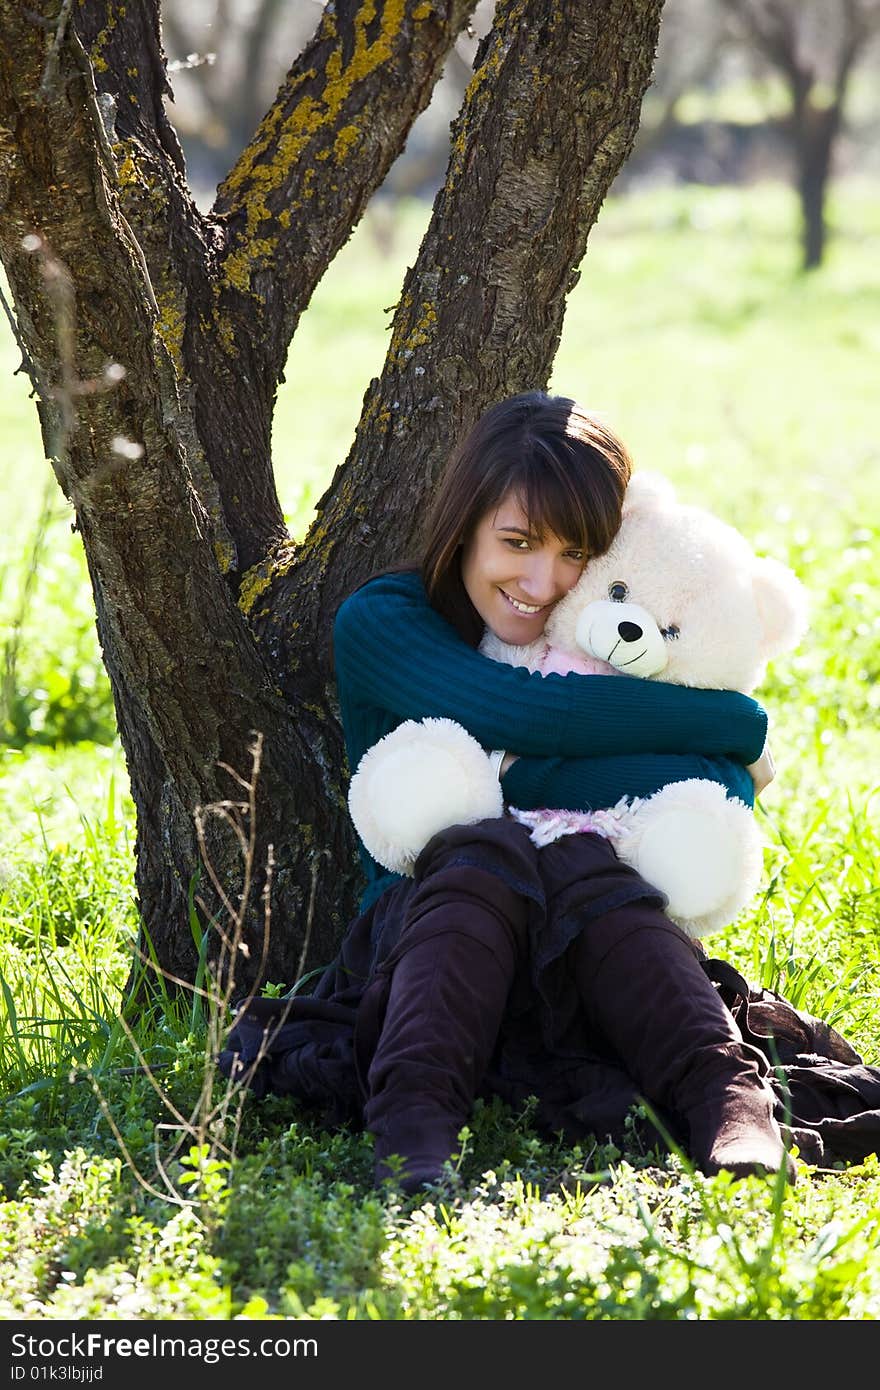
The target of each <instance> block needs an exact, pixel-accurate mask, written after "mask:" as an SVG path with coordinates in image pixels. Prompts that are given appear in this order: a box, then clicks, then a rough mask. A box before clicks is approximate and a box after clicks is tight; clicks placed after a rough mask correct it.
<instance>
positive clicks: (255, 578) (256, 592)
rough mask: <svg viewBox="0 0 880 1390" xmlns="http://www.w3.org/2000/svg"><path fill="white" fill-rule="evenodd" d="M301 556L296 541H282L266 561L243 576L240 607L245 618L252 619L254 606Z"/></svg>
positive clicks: (259, 563) (239, 599)
mask: <svg viewBox="0 0 880 1390" xmlns="http://www.w3.org/2000/svg"><path fill="white" fill-rule="evenodd" d="M298 554H299V546H298V545H297V544H296V543H295V542H294V541H281V542H280V543H279V544H278V545H277V546H275V548H274V550H272V551H271V552H270V554H269V555H268V556H267V557H266V559H264V560H260V561H259V562H258V564H256V565H254V566H253V567H252V568H251V569H249V570H248V571H247V573H246V574H245V575H244V576H243V578H242V581H241V587H240V588H239V591H238V607H239V611H240V612H241V613H243V614H244V616H245V617H246V618H247V617H250V616H251V615H252V613H253V608H254V604H255V603H256V601H257V599H258V598H259V597H260V595H261V594H264V593H265V592H266V590H267V589H268V588H270V586H271V585H272V584H273V583H274V582H275V580H276V579H279V578H280V577H281V576H282V575H284V574H287V572H288V571H289V570H290V569H291V568H292V567H293V565H294V563H295V561H296V559H297V556H298Z"/></svg>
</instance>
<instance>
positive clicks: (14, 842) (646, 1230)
mask: <svg viewBox="0 0 880 1390" xmlns="http://www.w3.org/2000/svg"><path fill="white" fill-rule="evenodd" d="M831 212H832V221H833V224H834V237H833V240H832V243H831V250H830V254H829V259H828V263H827V265H826V266H824V267H823V268H822V270H821V271H820V272H818V273H817V274H814V275H812V276H810V277H804V276H802V275H801V274H799V273H798V270H797V266H798V247H797V240H796V228H797V208H796V205H795V201H794V198H793V195H792V194H791V193H790V192H789V191H788V190H785V189H782V188H776V187H770V186H768V187H763V188H755V189H750V190H746V191H742V190H723V189H717V190H715V189H713V190H709V189H699V188H696V189H693V188H692V189H689V190H663V191H655V192H651V193H648V194H640V195H638V196H631V197H628V198H626V199H621V200H615V199H611V200H609V202H608V203H607V205H606V207H605V209H604V210H603V213H602V216H601V219H600V222H599V225H598V226H597V228H596V229H595V232H594V234H593V236H592V237H591V241H590V248H589V252H588V255H587V257H586V259H585V262H584V265H583V267H582V270H583V274H582V279H581V282H580V284H579V285H578V287H577V289H576V290H575V292H574V293H573V295H572V297H571V301H570V306H569V311H568V315H567V318H566V325H565V331H564V334H563V340H562V344H561V346H560V350H559V354H558V357H557V361H556V364H555V370H554V375H553V380H552V383H551V385H552V386H553V388H554V389H556V390H559V391H561V392H564V393H565V394H568V395H573V396H577V397H579V398H580V399H582V400H583V401H584V402H585V404H587V405H588V406H589V407H591V408H593V409H600V410H602V411H603V412H604V413H605V414H606V415H607V416H608V418H609V420H610V422H611V423H612V424H613V425H614V426H615V427H616V428H617V429H618V430H619V431H620V433H621V434H622V436H623V437H624V438H625V439H626V440H627V442H628V443H629V444H630V447H631V449H632V452H633V454H634V457H635V460H636V466H637V467H644V468H656V469H658V470H660V471H662V472H665V473H667V474H668V475H669V476H670V477H671V478H673V480H674V481H675V482H676V483H677V485H678V487H679V489H680V491H681V493H682V494H683V495H685V496H686V497H687V498H689V499H691V500H695V501H700V502H703V503H705V504H706V505H708V506H710V507H712V508H713V509H714V510H716V511H718V512H719V513H720V514H721V515H723V516H725V517H726V519H728V520H730V521H732V522H733V523H734V524H735V525H737V526H739V527H740V529H742V530H743V531H744V532H745V533H746V534H747V535H748V536H749V537H750V538H751V539H752V540H753V541H754V543H755V544H756V546H757V548H758V549H759V550H761V551H764V552H766V553H769V554H774V555H776V556H778V557H779V558H780V559H782V560H785V561H787V562H788V563H789V564H791V565H792V566H793V567H794V568H795V569H796V571H797V572H798V574H799V575H800V577H801V578H802V580H803V581H804V583H805V584H806V586H807V588H808V589H809V591H810V594H811V598H812V622H811V629H810V633H809V636H808V638H807V639H806V640H805V641H804V642H803V643H802V644H801V646H800V648H799V650H798V651H796V652H794V653H792V654H791V655H790V656H788V657H787V658H785V659H784V660H779V661H778V662H776V663H775V664H774V666H773V667H772V669H771V671H770V673H769V676H768V679H767V681H766V683H765V685H764V686H763V688H762V690H761V692H760V694H761V698H762V700H763V701H764V703H765V704H766V706H767V708H768V710H769V712H770V716H771V727H772V746H773V751H774V756H775V759H776V763H777V768H778V772H777V778H776V781H775V782H774V783H772V784H771V786H770V787H769V788H768V790H767V791H766V792H765V794H764V796H763V797H762V799H761V803H760V807H759V811H758V815H759V818H760V821H761V825H762V828H763V831H764V834H765V838H766V843H767V848H766V859H765V875H764V889H763V891H762V894H761V896H760V897H759V899H758V900H757V901H756V902H755V903H754V904H753V906H752V908H751V909H750V910H749V911H748V912H747V913H745V914H744V915H743V916H742V918H741V919H740V920H739V921H738V922H737V923H735V924H734V925H733V926H732V927H730V928H728V929H727V930H726V931H724V932H722V933H719V934H717V935H716V936H715V937H713V938H711V949H712V951H713V953H715V954H718V955H723V956H725V957H727V959H729V960H731V961H732V963H733V964H734V965H736V966H737V967H738V968H739V969H740V970H741V971H742V972H743V973H744V974H746V975H747V976H748V977H749V979H751V980H752V981H754V982H755V983H757V984H762V985H764V986H767V987H771V988H776V989H779V990H780V991H781V992H782V993H784V994H785V995H786V997H787V998H789V999H790V1000H792V1002H793V1003H795V1004H796V1005H797V1006H798V1007H801V1008H804V1009H806V1010H808V1011H809V1012H811V1013H813V1014H815V1015H818V1016H821V1017H823V1018H825V1019H827V1020H828V1021H829V1022H831V1023H832V1024H834V1026H836V1027H837V1028H838V1029H840V1030H841V1031H842V1032H843V1033H844V1034H845V1035H846V1036H847V1037H848V1038H849V1039H850V1041H851V1042H852V1043H853V1044H854V1045H855V1046H856V1047H857V1048H858V1049H859V1050H860V1051H861V1053H862V1055H863V1056H864V1058H865V1060H866V1061H867V1062H868V1063H871V1064H880V1024H878V1021H877V1020H878V1017H880V1014H878V991H880V890H878V885H877V882H876V868H875V866H876V864H877V862H878V857H880V845H878V830H877V825H878V818H877V808H878V804H880V781H878V772H877V769H878V766H880V759H878V751H880V750H878V745H880V735H878V733H877V725H878V718H877V715H878V703H880V700H878V679H877V677H878V668H880V642H878V634H880V612H878V597H877V596H878V594H880V559H878V555H880V547H878V544H877V540H878V537H877V529H878V516H877V508H876V501H875V499H876V495H877V487H878V482H880V468H878V455H880V445H878V439H880V431H878V428H877V426H878V409H877V400H876V371H875V363H876V357H877V349H878V346H880V328H878V325H880V312H878V311H880V266H878V263H877V258H876V254H875V249H874V248H875V247H876V238H877V234H878V231H880V195H878V194H877V192H876V190H874V189H872V188H871V187H869V186H866V185H864V184H857V183H851V184H843V185H841V186H840V187H839V188H838V189H837V191H836V194H835V199H834V203H833V207H832V209H831ZM426 216H427V209H424V208H419V207H415V206H414V207H410V208H408V209H406V210H405V211H404V213H403V214H401V216H400V218H399V220H398V224H397V226H396V228H395V233H394V238H393V242H392V246H391V249H390V252H389V253H388V254H384V255H383V254H382V252H381V251H380V246H379V242H378V239H377V230H378V223H373V222H371V220H369V219H368V221H367V223H366V224H365V225H364V226H363V227H362V228H361V230H360V231H359V232H358V233H357V234H356V235H355V237H354V238H353V239H352V241H351V242H350V243H349V245H348V246H347V247H345V249H344V250H343V251H342V252H341V253H340V255H339V256H338V257H337V259H336V261H335V262H334V264H333V266H332V267H331V269H330V271H329V273H328V275H327V277H326V278H325V281H324V283H323V284H322V285H321V287H320V288H319V291H318V293H317V294H316V296H315V299H314V302H313V305H312V307H311V308H310V310H309V312H308V313H307V315H306V316H305V318H304V319H303V322H302V324H301V327H300V330H299V333H298V335H297V339H296V342H295V343H294V345H293V349H292V351H291V354H290V360H289V364H288V372H287V384H286V385H285V386H284V387H283V388H282V391H281V393H280V395H279V401H278V410H277V416H276V425H275V440H274V443H275V455H276V462H277V476H278V485H279V491H280V495H281V498H282V504H283V506H284V508H285V512H286V514H287V516H288V519H289V523H290V525H291V529H292V530H293V532H294V533H295V534H302V532H303V530H304V529H305V527H306V525H307V524H308V520H309V517H310V514H311V510H312V508H313V506H314V503H315V502H316V500H317V498H318V497H319V496H320V493H321V492H322V491H323V489H324V488H325V487H326V485H327V483H328V482H329V480H330V478H331V477H332V474H333V471H334V469H335V467H336V466H337V465H338V464H339V463H340V462H341V461H342V459H343V458H344V457H345V456H346V454H347V451H348V447H349V444H350V441H351V437H352V433H353V430H354V426H355V423H356V421H357V418H358V414H359V411H360V407H361V401H362V397H363V393H364V391H365V389H366V386H367V383H368V381H369V379H370V377H371V376H374V375H376V374H377V373H378V372H379V371H381V367H382V361H383V357H384V353H385V350H386V347H387V342H388V333H387V328H388V323H389V321H390V315H389V313H388V312H387V310H388V308H389V306H391V305H393V304H394V302H395V300H396V298H397V295H398V293H399V289H400V283H401V279H402V275H403V272H404V269H405V267H406V266H407V265H409V264H411V263H412V260H413V258H414V256H415V254H416V251H417V247H418V240H419V236H420V234H421V230H422V228H423V226H424V222H425V218H426ZM17 360H18V359H17V354H16V352H15V350H14V348H13V346H12V344H11V343H10V342H9V341H7V340H6V339H5V338H4V339H0V373H2V375H3V379H4V382H5V383H6V386H5V388H4V391H3V393H2V399H0V429H2V431H3V433H2V437H3V439H4V451H3V456H2V459H0V501H2V503H3V507H4V515H5V516H6V517H8V518H9V521H10V525H9V526H8V527H7V530H6V532H5V534H4V538H3V540H2V542H0V622H3V623H4V624H5V627H4V629H3V631H2V632H0V642H2V644H3V646H4V652H5V654H6V657H7V662H6V664H7V666H9V660H8V658H9V653H10V650H12V651H13V654H14V661H13V662H12V663H11V671H12V674H11V677H10V678H9V679H8V680H7V698H6V703H5V706H4V718H5V735H6V738H5V743H4V744H3V745H0V975H2V990H0V993H2V999H0V1096H2V1097H4V1100H3V1104H2V1109H3V1124H2V1126H0V1184H2V1189H3V1194H4V1199H3V1201H2V1203H0V1317H3V1318H13V1319H15V1318H22V1317H25V1318H99V1319H101V1318H131V1317H135V1318H190V1319H205V1318H221V1319H226V1318H231V1317H235V1316H241V1317H244V1318H262V1317H265V1316H272V1317H280V1318H320V1317H327V1318H348V1317H354V1318H370V1317H378V1318H383V1319H410V1318H417V1319H419V1318H447V1319H453V1318H488V1319H503V1318H516V1319H535V1318H556V1319H563V1318H564V1319H581V1318H591V1319H592V1318H596V1319H612V1318H613V1319H618V1318H635V1319H641V1320H645V1319H650V1320H653V1319H661V1318H675V1319H680V1318H701V1319H726V1318H729V1319H735V1320H748V1319H765V1320H768V1319H769V1320H775V1319H782V1320H785V1319H801V1318H806V1319H813V1320H832V1319H874V1318H876V1317H877V1316H878V1313H880V1261H878V1258H877V1243H878V1236H880V1168H878V1163H877V1160H876V1159H872V1160H869V1161H868V1162H866V1163H864V1164H860V1165H855V1166H852V1167H850V1168H848V1169H843V1170H840V1171H838V1172H830V1173H824V1174H822V1175H819V1174H816V1173H815V1172H812V1171H811V1170H808V1169H806V1167H805V1166H804V1165H801V1172H800V1175H799V1182H798V1184H797V1187H796V1188H795V1189H794V1190H785V1189H780V1188H779V1187H778V1185H774V1184H773V1183H772V1182H771V1183H764V1182H760V1181H758V1180H757V1179H754V1180H750V1181H748V1182H746V1183H741V1184H735V1185H729V1184H727V1183H726V1182H725V1181H724V1180H723V1179H715V1180H712V1181H708V1180H704V1179H702V1178H700V1177H699V1176H695V1175H693V1174H692V1173H690V1172H689V1171H688V1169H687V1166H686V1165H685V1164H684V1163H683V1162H682V1160H681V1159H680V1158H679V1157H676V1156H675V1155H668V1154H666V1153H665V1152H662V1151H660V1150H659V1149H658V1150H654V1151H644V1150H643V1149H642V1148H640V1146H639V1144H638V1143H637V1142H636V1137H635V1130H634V1131H633V1135H632V1142H631V1143H630V1144H628V1145H627V1146H626V1151H625V1152H620V1151H618V1150H616V1149H613V1148H608V1147H599V1148H597V1147H593V1146H590V1145H584V1146H583V1147H582V1148H572V1147H566V1146H564V1145H562V1144H557V1143H549V1142H543V1141H541V1140H540V1139H539V1138H538V1137H537V1136H536V1134H535V1132H534V1131H533V1129H532V1127H531V1125H530V1122H529V1113H528V1111H526V1112H524V1113H523V1114H520V1115H516V1114H512V1113H510V1112H508V1111H505V1110H504V1108H503V1107H500V1106H478V1108H477V1110H476V1112H475V1114H474V1117H473V1120H472V1121H471V1124H470V1129H469V1132H468V1133H467V1134H466V1135H465V1139H464V1143H463V1154H462V1157H461V1160H460V1162H459V1164H458V1165H457V1168H456V1172H455V1174H454V1175H453V1177H452V1178H451V1186H450V1189H449V1191H448V1192H447V1193H446V1194H444V1195H441V1194H440V1193H438V1194H436V1197H435V1198H433V1199H431V1200H428V1201H425V1202H419V1201H417V1200H410V1201H408V1202H401V1201H400V1200H399V1199H398V1198H397V1197H396V1196H395V1195H394V1193H393V1191H388V1192H375V1191H373V1190H372V1188H371V1186H370V1181H371V1166H372V1165H371V1149H370V1141H369V1139H368V1138H367V1137H366V1136H365V1135H361V1134H349V1133H347V1132H340V1133H330V1132H327V1131H325V1130H324V1129H322V1128H321V1127H320V1126H318V1125H316V1124H315V1123H314V1121H313V1120H312V1119H311V1118H310V1117H309V1116H308V1115H307V1114H306V1113H305V1112H303V1111H301V1110H300V1109H299V1108H298V1107H297V1106H296V1105H294V1104H292V1103H288V1102H284V1101H281V1100H279V1099H274V1098H272V1099H268V1100H266V1101H264V1102H261V1103H260V1104H254V1103H252V1102H250V1101H245V1102H244V1104H243V1106H241V1108H240V1110H239V1108H238V1107H237V1105H236V1104H235V1103H232V1104H231V1105H230V1106H229V1107H228V1109H227V1110H225V1111H224V1110H223V1109H222V1107H223V1105H224V1103H225V1102H224V1093H223V1091H222V1090H221V1089H220V1088H219V1083H217V1081H216V1078H214V1077H213V1073H212V1068H211V1066H210V1063H208V1064H206V1052H205V1049H206V1034H205V1028H204V1021H203V1017H202V1011H201V1009H200V1008H195V1009H191V1008H187V1007H184V1006H181V1005H179V1004H176V1005H173V1004H172V1003H171V1002H170V1001H169V1002H167V1003H166V1004H165V1006H164V1007H163V1006H162V1005H161V1004H160V1005H158V1006H157V1007H156V1009H155V1010H154V1011H153V1013H152V1014H151V1015H150V1017H148V1018H146V1019H142V1020H140V1021H139V1022H138V1024H137V1025H136V1033H135V1039H134V1040H133V1039H132V1036H131V1035H130V1031H129V1029H128V1027H127V1025H126V1023H125V1021H124V1020H122V1019H120V1017H119V1011H118V1003H119V999H120V991H121V989H122V985H123V982H124V980H125V978H126V976H127V973H128V969H129V953H130V949H131V942H132V939H133V934H134V930H135V920H136V918H135V907H134V889H133V874H132V845H133V841H134V833H135V828H134V816H133V808H132V805H131V799H130V796H129V794H128V787H127V782H126V775H125V765H124V760H123V758H122V755H121V751H120V749H119V746H118V743H117V741H116V739H115V733H114V725H113V716H112V704H111V702H110V699H109V692H108V687H107V681H106V677H105V675H104V672H103V668H102V666H101V664H100V654H99V651H98V647H97V641H96V638H95V632H94V621H93V614H92V609H91V604H90V597H89V592H88V586H87V581H86V576H85V568H84V564H83V561H82V556H81V553H80V548H79V541H78V538H77V537H75V536H73V535H72V534H71V532H70V525H69V523H70V515H69V511H68V509H67V508H66V504H65V503H64V499H63V498H61V496H60V494H58V493H57V490H56V491H54V492H53V491H52V490H48V492H47V491H46V489H45V487H44V484H45V481H46V478H47V474H48V466H47V465H46V464H45V463H44V462H43V460H42V457H41V450H40V444H39V433H38V430H37V427H36V417H35V413H34V411H33V406H32V404H31V403H30V402H29V401H28V400H27V389H26V384H25V382H24V380H23V378H22V377H21V376H16V377H12V376H11V373H12V371H13V369H14V367H15V365H16V364H17ZM44 498H48V516H46V519H45V520H44V521H43V522H42V523H41V515H43V514H44ZM29 576H31V577H30V578H29ZM707 944H710V943H707ZM135 1042H136V1044H137V1045H136V1046H135ZM144 1068H147V1069H148V1070H149V1072H150V1075H149V1076H148V1075H145V1074H144ZM206 1077H207V1087H206ZM224 1143H225V1144H227V1145H228V1146H229V1147H230V1148H231V1149H233V1150H234V1156H233V1157H232V1158H230V1154H229V1153H228V1152H226V1151H224V1149H223V1148H222V1147H221V1146H222V1144H224ZM227 1165H231V1166H227Z"/></svg>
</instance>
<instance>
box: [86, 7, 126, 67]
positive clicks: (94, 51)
mask: <svg viewBox="0 0 880 1390" xmlns="http://www.w3.org/2000/svg"><path fill="white" fill-rule="evenodd" d="M125 8H126V7H125V5H108V6H107V23H106V24H105V26H104V28H103V29H102V30H101V32H100V34H99V35H98V36H97V38H96V39H95V42H94V43H93V44H92V47H91V50H90V52H89V57H90V58H91V61H92V67H93V68H94V69H95V71H96V72H106V71H107V69H108V68H109V66H110V64H109V63H108V62H107V59H106V58H105V57H104V53H103V50H104V48H105V47H106V46H107V44H108V43H109V42H110V39H111V37H112V35H113V30H114V29H115V28H116V26H117V24H118V23H119V21H120V19H123V18H124V16H125ZM135 72H137V69H136V68H135Z"/></svg>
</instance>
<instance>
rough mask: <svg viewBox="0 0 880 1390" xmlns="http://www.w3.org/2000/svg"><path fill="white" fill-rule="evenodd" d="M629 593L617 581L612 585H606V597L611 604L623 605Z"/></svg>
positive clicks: (622, 584) (624, 586)
mask: <svg viewBox="0 0 880 1390" xmlns="http://www.w3.org/2000/svg"><path fill="white" fill-rule="evenodd" d="M628 593H629V590H628V589H627V587H626V585H625V584H624V583H622V582H621V580H619V579H617V580H615V581H614V583H613V584H609V585H608V597H609V598H610V599H611V602H612V603H624V602H625V601H626V596H627V594H628Z"/></svg>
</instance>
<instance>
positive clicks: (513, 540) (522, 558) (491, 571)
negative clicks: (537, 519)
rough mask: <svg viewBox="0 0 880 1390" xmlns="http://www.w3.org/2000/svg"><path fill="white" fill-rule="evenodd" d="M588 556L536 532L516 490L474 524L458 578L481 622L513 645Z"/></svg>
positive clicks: (535, 633)
mask: <svg viewBox="0 0 880 1390" xmlns="http://www.w3.org/2000/svg"><path fill="white" fill-rule="evenodd" d="M585 560H586V556H585V555H584V552H583V551H582V550H579V549H578V548H577V547H576V546H573V545H572V543H571V541H567V540H563V539H561V538H560V537H559V536H555V535H553V534H552V532H545V533H544V534H543V535H537V534H536V533H535V531H534V529H533V528H531V527H530V526H529V518H528V516H527V514H526V512H525V510H524V508H523V505H522V501H521V500H520V498H519V497H518V496H516V495H514V494H509V495H508V496H507V497H505V498H502V500H501V502H500V503H499V504H498V506H497V507H495V508H493V509H492V510H491V511H490V512H487V513H486V515H485V516H484V517H483V518H482V519H481V520H480V521H479V522H478V523H477V525H476V527H475V528H474V531H473V533H472V535H471V537H470V539H469V540H468V541H466V542H465V545H464V549H463V552H462V561H461V577H462V580H463V582H464V587H465V589H466V590H467V594H468V597H469V598H470V601H471V603H472V604H473V605H474V607H475V608H476V610H477V612H478V613H479V615H480V617H481V618H482V619H483V622H484V623H485V624H486V626H487V627H488V628H489V629H490V631H492V632H494V633H495V636H496V637H498V638H500V640H501V641H502V642H509V643H511V644H513V645H514V646H525V645H527V644H528V643H529V642H534V641H535V640H536V639H537V638H538V637H540V636H541V633H542V632H543V631H544V624H545V623H546V621H547V619H548V617H549V616H550V614H551V612H552V611H553V608H554V607H555V605H556V604H557V603H558V602H559V600H560V599H561V598H563V597H564V596H565V595H566V594H567V593H568V591H569V590H570V589H571V588H572V587H573V586H574V585H575V584H576V583H577V581H578V579H579V578H580V575H581V571H582V570H583V567H584V563H585Z"/></svg>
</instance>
